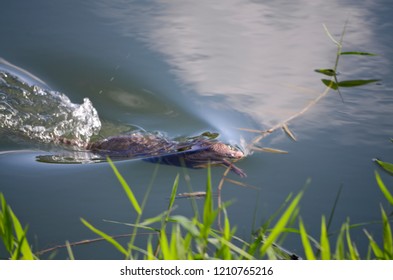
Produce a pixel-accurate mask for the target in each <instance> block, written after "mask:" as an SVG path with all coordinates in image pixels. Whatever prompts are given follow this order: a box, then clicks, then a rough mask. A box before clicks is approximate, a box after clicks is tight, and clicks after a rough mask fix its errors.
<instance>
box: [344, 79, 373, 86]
mask: <svg viewBox="0 0 393 280" xmlns="http://www.w3.org/2000/svg"><path fill="white" fill-rule="evenodd" d="M378 81H380V80H378V79H372V80H347V81H342V82H339V83H338V84H337V85H338V86H339V87H358V86H363V85H367V84H371V83H375V82H378Z"/></svg>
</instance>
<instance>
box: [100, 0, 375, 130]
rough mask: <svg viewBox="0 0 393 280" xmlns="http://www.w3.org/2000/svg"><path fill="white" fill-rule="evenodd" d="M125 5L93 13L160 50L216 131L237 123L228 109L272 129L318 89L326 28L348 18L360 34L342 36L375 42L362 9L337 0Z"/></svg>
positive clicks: (328, 54) (330, 52)
mask: <svg viewBox="0 0 393 280" xmlns="http://www.w3.org/2000/svg"><path fill="white" fill-rule="evenodd" d="M126 2H127V1H123V0H116V1H101V2H100V4H99V5H97V10H96V12H97V14H99V15H100V16H102V17H105V18H106V19H108V20H109V22H110V23H111V24H113V25H114V27H115V29H116V30H117V32H119V33H120V34H121V35H123V36H132V37H136V38H138V39H140V40H142V41H144V42H145V43H146V45H147V46H148V47H149V48H151V49H152V50H154V51H156V52H158V53H161V54H162V55H163V56H164V58H165V60H166V61H167V63H168V64H169V65H170V66H171V69H172V71H173V73H174V74H175V75H176V77H177V79H178V80H179V83H180V84H182V85H183V89H184V92H187V94H188V95H189V97H190V96H191V97H192V100H193V104H194V105H195V104H203V107H204V110H200V108H198V110H199V115H200V117H202V118H206V119H208V120H209V119H210V123H215V124H216V125H217V122H222V123H221V124H218V127H232V128H233V126H234V125H235V126H236V125H241V123H242V121H240V122H238V121H236V120H235V119H234V117H231V116H230V115H228V114H227V115H225V117H222V114H225V108H231V109H235V110H237V111H238V112H241V113H243V114H244V115H246V116H249V117H251V118H252V119H253V120H254V121H255V122H256V123H257V124H258V126H260V127H264V128H266V127H269V126H272V125H274V124H275V123H277V122H278V121H280V120H283V119H285V118H287V117H288V116H290V115H291V114H293V113H294V112H296V111H298V110H300V109H301V108H302V107H303V106H304V105H305V104H306V103H307V102H308V101H309V100H310V99H312V98H314V97H315V96H316V95H317V94H318V93H319V92H321V91H323V86H321V85H320V81H319V77H318V76H317V75H315V73H313V69H316V68H322V67H332V65H333V64H334V58H335V46H334V44H332V42H331V41H330V40H329V39H328V37H327V36H326V34H325V32H324V30H323V27H322V24H323V23H326V24H327V25H328V27H329V28H331V30H332V32H333V34H334V35H339V34H340V32H341V30H342V27H343V25H344V22H345V20H346V19H347V18H350V25H351V26H354V27H356V30H358V31H359V32H348V34H347V37H348V38H346V39H348V40H349V41H353V42H356V44H357V45H358V46H362V45H366V44H367V43H369V42H371V41H372V40H373V38H372V36H371V34H372V30H370V28H371V27H370V24H369V23H368V22H367V23H366V22H365V20H366V19H368V18H369V16H368V15H367V14H366V13H367V10H366V9H360V8H357V7H356V6H351V5H348V6H347V7H345V6H344V7H343V6H342V4H339V3H338V1H337V2H332V1H329V4H327V3H326V1H312V2H310V1H297V2H296V4H295V3H286V5H287V6H285V9H283V6H282V5H281V4H277V3H275V2H266V1H239V0H230V1H225V3H224V2H222V1H214V2H212V1H198V2H195V1H165V2H163V1H158V0H157V1H153V2H154V4H148V5H146V4H145V3H142V4H141V3H137V2H134V3H132V5H129V4H127V3H128V2H127V3H126ZM327 9H328V10H330V11H334V15H335V16H334V19H333V17H331V14H330V13H326V11H327ZM177 98H179V97H177ZM175 99H176V97H175ZM194 107H195V106H193V107H192V108H194ZM192 108H191V109H192ZM216 110H220V114H221V117H220V114H215V113H214V112H215V111H216ZM201 111H203V113H201Z"/></svg>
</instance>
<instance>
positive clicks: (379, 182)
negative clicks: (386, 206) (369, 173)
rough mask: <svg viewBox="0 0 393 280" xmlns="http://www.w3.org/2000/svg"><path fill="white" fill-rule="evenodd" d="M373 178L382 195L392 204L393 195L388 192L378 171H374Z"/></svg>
mask: <svg viewBox="0 0 393 280" xmlns="http://www.w3.org/2000/svg"><path fill="white" fill-rule="evenodd" d="M375 178H376V180H377V184H378V186H379V188H380V189H381V191H382V193H383V195H384V196H385V198H386V199H387V200H388V201H389V203H390V204H392V205H393V195H392V194H391V193H390V192H389V190H388V188H387V187H386V186H385V184H384V183H383V181H382V179H381V176H379V173H378V172H377V171H375Z"/></svg>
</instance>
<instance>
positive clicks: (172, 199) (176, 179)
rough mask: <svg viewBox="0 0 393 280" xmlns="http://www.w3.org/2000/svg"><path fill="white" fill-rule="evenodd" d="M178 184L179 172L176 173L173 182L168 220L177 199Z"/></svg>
mask: <svg viewBox="0 0 393 280" xmlns="http://www.w3.org/2000/svg"><path fill="white" fill-rule="evenodd" d="M178 186H179V174H177V175H176V178H175V181H174V182H173V186H172V192H171V197H170V199H169V205H168V214H167V217H166V220H168V217H169V213H170V211H171V210H172V208H173V203H174V202H175V199H176V193H177V187H178Z"/></svg>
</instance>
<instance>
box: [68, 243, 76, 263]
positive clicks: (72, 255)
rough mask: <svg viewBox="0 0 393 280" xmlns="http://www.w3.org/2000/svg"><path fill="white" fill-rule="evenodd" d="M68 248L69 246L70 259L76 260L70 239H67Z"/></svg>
mask: <svg viewBox="0 0 393 280" xmlns="http://www.w3.org/2000/svg"><path fill="white" fill-rule="evenodd" d="M66 248H67V253H68V257H69V258H70V260H75V257H74V253H73V252H72V248H71V245H70V242H68V240H67V241H66Z"/></svg>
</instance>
